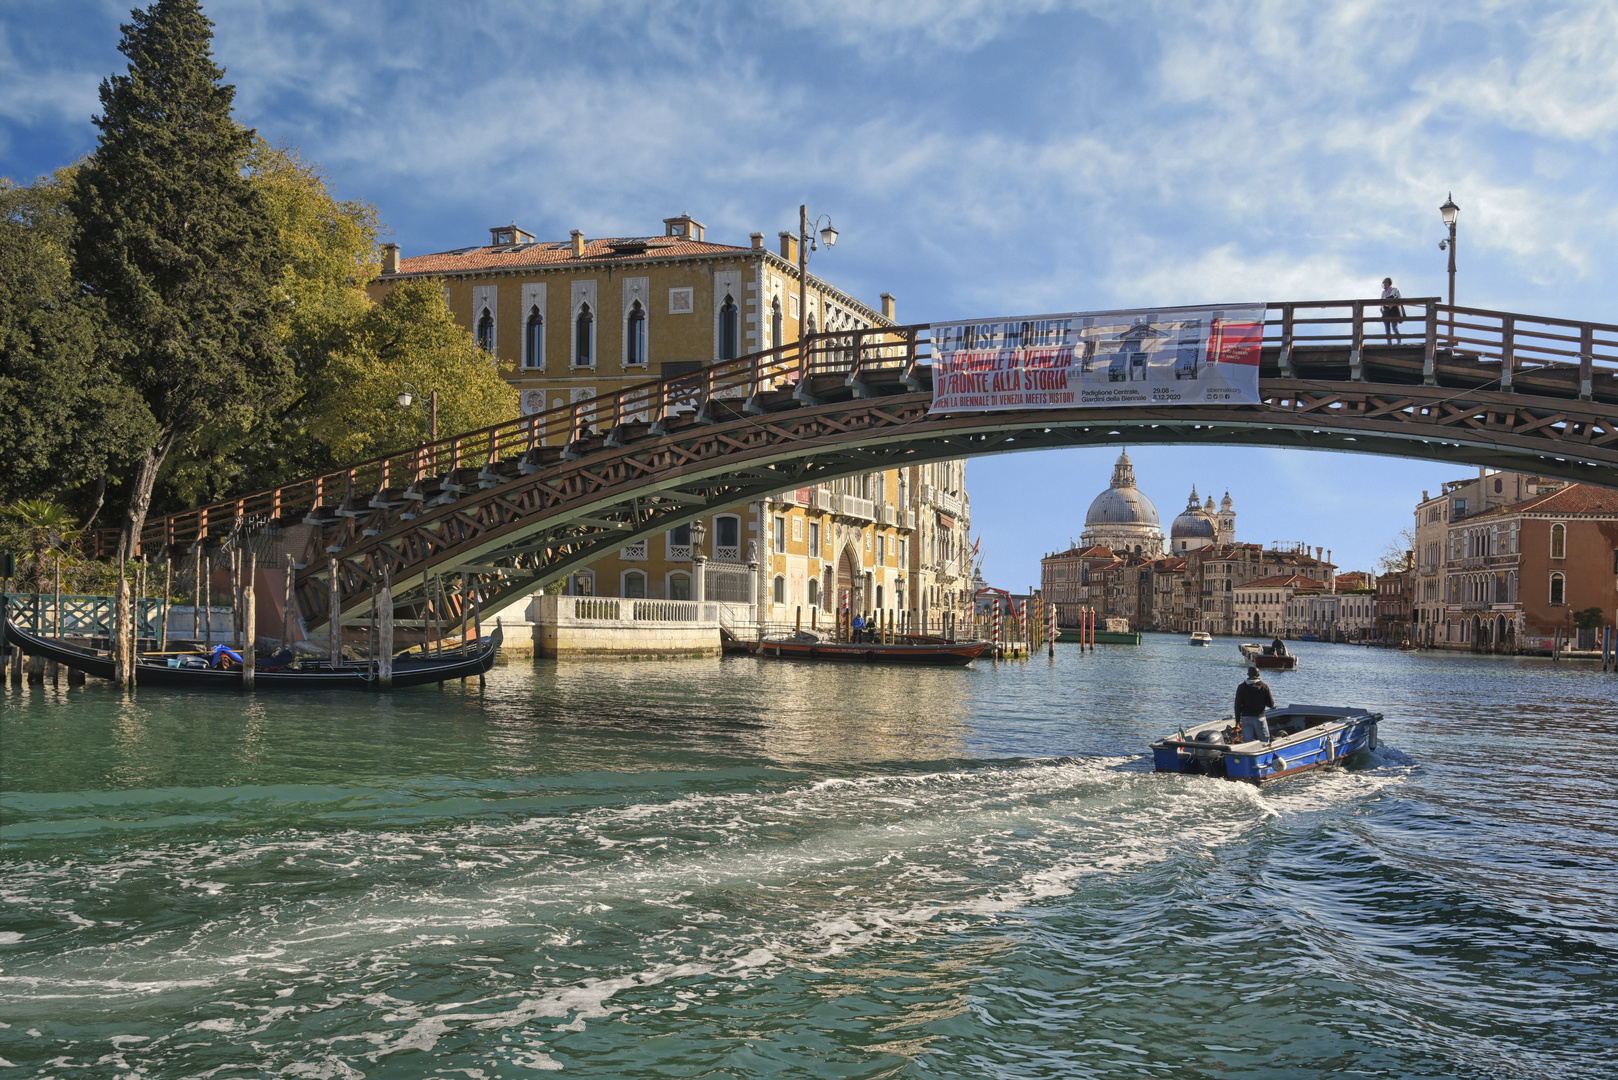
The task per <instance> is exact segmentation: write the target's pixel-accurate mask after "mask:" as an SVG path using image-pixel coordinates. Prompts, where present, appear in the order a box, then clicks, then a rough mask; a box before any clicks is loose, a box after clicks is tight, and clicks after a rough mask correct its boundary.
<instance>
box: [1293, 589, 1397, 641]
mask: <svg viewBox="0 0 1618 1080" xmlns="http://www.w3.org/2000/svg"><path fill="white" fill-rule="evenodd" d="M1286 630H1287V633H1288V634H1289V635H1292V636H1298V635H1302V634H1313V635H1315V636H1316V637H1318V638H1320V639H1321V640H1322V641H1365V640H1368V639H1369V638H1370V637H1371V636H1372V634H1373V633H1374V632H1375V630H1376V591H1375V590H1374V589H1355V590H1354V591H1352V592H1346V593H1345V592H1329V591H1323V590H1313V589H1299V590H1297V591H1296V592H1294V593H1293V594H1292V597H1291V599H1289V600H1288V601H1287V605H1286Z"/></svg>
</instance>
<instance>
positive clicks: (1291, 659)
mask: <svg viewBox="0 0 1618 1080" xmlns="http://www.w3.org/2000/svg"><path fill="white" fill-rule="evenodd" d="M1236 648H1238V649H1240V650H1241V653H1242V657H1243V658H1244V659H1245V660H1246V661H1247V662H1248V664H1250V665H1252V666H1253V667H1256V668H1265V669H1268V670H1271V671H1291V670H1292V669H1293V668H1295V667H1297V666H1298V658H1297V657H1296V656H1294V655H1293V654H1292V653H1286V652H1284V653H1282V654H1281V655H1280V656H1277V655H1276V654H1275V646H1273V645H1259V644H1257V643H1255V642H1251V641H1244V642H1242V643H1241V644H1240V645H1238V646H1236Z"/></svg>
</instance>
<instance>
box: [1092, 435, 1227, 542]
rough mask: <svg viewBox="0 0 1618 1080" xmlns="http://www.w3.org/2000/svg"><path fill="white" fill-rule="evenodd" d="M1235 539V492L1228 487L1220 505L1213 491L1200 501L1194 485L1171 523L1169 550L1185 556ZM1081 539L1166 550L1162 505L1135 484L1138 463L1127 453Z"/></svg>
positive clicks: (1115, 467)
mask: <svg viewBox="0 0 1618 1080" xmlns="http://www.w3.org/2000/svg"><path fill="white" fill-rule="evenodd" d="M1235 539H1236V510H1235V507H1234V504H1232V502H1231V499H1230V492H1228V491H1227V492H1225V498H1224V500H1223V501H1222V502H1221V503H1220V504H1219V506H1218V508H1217V509H1215V507H1214V501H1213V496H1212V495H1210V496H1208V501H1207V503H1206V505H1204V504H1202V503H1200V502H1199V501H1198V499H1197V489H1196V487H1195V486H1193V487H1192V488H1191V499H1190V501H1189V502H1188V503H1187V504H1186V508H1185V511H1184V512H1183V513H1182V514H1181V515H1180V516H1179V517H1177V518H1175V519H1174V524H1173V525H1172V526H1170V528H1169V536H1168V548H1169V553H1170V554H1173V555H1180V554H1182V553H1184V552H1188V551H1196V550H1199V549H1201V548H1205V547H1214V546H1216V545H1218V544H1228V543H1232V542H1233V541H1234V540H1235ZM1080 541H1081V546H1083V547H1085V548H1090V547H1096V546H1098V545H1099V546H1101V547H1105V548H1110V549H1111V550H1112V551H1113V552H1114V553H1116V554H1119V555H1124V554H1129V555H1141V556H1144V557H1146V558H1149V559H1152V558H1157V557H1158V556H1160V555H1162V554H1163V528H1162V526H1161V525H1160V524H1159V523H1158V518H1157V507H1155V506H1153V505H1152V500H1151V499H1148V498H1147V497H1146V496H1145V494H1143V493H1142V492H1141V491H1140V489H1139V488H1137V487H1136V486H1135V466H1134V464H1133V463H1132V462H1131V461H1130V460H1129V454H1128V453H1127V452H1126V453H1122V454H1119V455H1118V460H1117V462H1116V463H1115V464H1114V465H1113V467H1112V486H1110V487H1108V488H1107V490H1106V491H1103V492H1102V493H1101V494H1100V495H1097V496H1096V497H1095V501H1094V502H1092V503H1091V504H1090V510H1089V512H1088V513H1087V514H1085V515H1084V533H1083V535H1082V536H1081V537H1080Z"/></svg>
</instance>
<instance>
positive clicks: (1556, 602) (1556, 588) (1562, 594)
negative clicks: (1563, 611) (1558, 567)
mask: <svg viewBox="0 0 1618 1080" xmlns="http://www.w3.org/2000/svg"><path fill="white" fill-rule="evenodd" d="M1565 603H1567V578H1565V577H1563V576H1562V575H1561V574H1552V575H1551V606H1552V607H1560V606H1562V605H1563V604H1565Z"/></svg>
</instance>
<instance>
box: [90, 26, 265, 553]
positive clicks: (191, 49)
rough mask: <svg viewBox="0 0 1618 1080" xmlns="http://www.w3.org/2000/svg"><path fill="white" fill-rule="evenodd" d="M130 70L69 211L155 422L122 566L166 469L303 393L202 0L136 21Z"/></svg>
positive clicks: (124, 372)
mask: <svg viewBox="0 0 1618 1080" xmlns="http://www.w3.org/2000/svg"><path fill="white" fill-rule="evenodd" d="M132 18H133V22H131V23H130V24H128V25H126V26H124V27H123V35H124V37H123V41H122V43H121V44H120V45H119V47H118V48H119V51H121V52H122V53H123V54H124V55H125V56H127V57H128V58H129V73H128V74H127V75H114V76H112V77H111V78H108V79H106V80H105V81H103V82H102V84H101V105H102V114H101V116H99V117H97V118H96V126H97V127H99V128H100V129H101V137H100V141H99V145H98V147H97V149H96V152H95V155H94V157H93V158H92V159H91V161H90V162H89V163H88V164H87V165H86V166H85V167H83V168H81V169H80V170H79V173H78V177H77V184H76V187H75V192H74V198H73V211H74V213H75V216H76V217H77V219H78V223H79V228H80V234H79V238H78V242H77V244H76V261H77V268H78V274H79V278H80V280H81V281H82V282H83V284H84V287H85V288H86V289H87V290H89V291H90V292H91V293H92V294H93V295H95V296H98V297H99V298H100V299H101V300H102V302H103V303H104V304H105V309H106V313H107V318H108V324H109V331H110V335H109V336H110V338H111V341H110V348H111V351H112V365H111V366H112V368H113V370H114V371H116V372H117V373H118V374H119V375H120V377H121V378H122V379H123V380H124V381H125V382H126V383H127V384H128V386H129V388H130V389H131V390H133V391H134V393H135V395H136V397H137V398H138V399H139V401H141V402H142V403H143V404H144V407H145V409H146V410H147V411H149V413H150V420H151V424H150V430H152V431H154V432H155V435H153V436H152V437H150V438H146V439H143V440H142V442H143V445H142V446H140V447H139V448H138V449H137V450H136V452H135V454H134V455H133V456H134V458H135V468H134V470H133V477H132V479H131V482H130V490H129V505H128V509H127V512H126V515H125V519H124V523H123V534H122V536H121V538H120V540H119V557H120V558H123V557H126V556H127V555H129V554H130V553H131V552H132V550H133V546H134V540H135V538H136V537H138V536H139V535H140V530H141V527H142V526H143V525H144V524H145V521H146V514H147V511H148V510H149V509H150V507H151V501H152V489H153V487H154V486H155V484H156V482H157V478H158V475H159V473H160V471H161V470H162V467H163V462H164V460H165V459H166V458H167V457H168V456H169V454H170V453H171V452H172V451H173V450H174V449H175V447H176V446H180V445H182V444H185V443H187V442H189V441H190V440H191V439H193V438H194V437H195V436H196V435H197V433H198V432H200V431H202V430H203V429H204V428H207V427H209V426H211V425H217V424H226V423H239V424H241V426H242V427H243V428H250V427H251V426H252V424H251V421H252V419H253V418H254V417H256V416H258V415H261V414H262V413H263V412H264V411H265V410H267V409H270V408H273V407H274V406H275V405H276V404H277V403H278V402H279V401H281V400H282V399H283V398H284V397H285V395H286V394H287V393H288V392H289V390H290V388H291V386H292V377H293V376H292V369H291V365H290V364H289V363H288V362H287V359H286V357H285V355H284V353H283V352H282V350H281V348H280V347H279V345H278V343H277V342H278V339H277V334H276V326H277V322H278V320H279V319H281V318H282V317H283V313H284V309H285V305H286V301H285V298H284V295H283V294H282V293H281V290H280V289H279V287H278V286H279V280H280V274H281V270H282V266H283V259H284V256H283V255H282V254H281V251H280V248H279V245H277V244H276V243H275V242H274V237H273V230H272V227H271V224H270V221H269V218H268V216H267V213H266V208H265V206H264V204H263V202H262V200H261V197H260V196H259V195H258V194H257V193H256V191H255V190H254V188H253V186H252V185H251V184H250V183H249V182H248V180H247V179H246V177H245V176H244V175H243V165H244V163H245V161H246V158H247V154H248V151H249V149H250V148H251V147H252V144H253V139H254V132H252V131H250V130H244V129H242V128H240V127H238V126H237V124H236V122H235V121H234V120H233V119H232V118H231V102H232V99H233V98H234V97H235V88H234V87H232V86H229V85H227V84H225V83H223V82H222V81H221V80H222V79H223V77H224V74H225V73H224V69H222V68H220V67H219V66H218V65H216V64H215V63H214V62H213V55H212V52H211V48H210V46H211V43H212V40H213V24H212V23H211V22H209V20H208V19H207V17H206V16H204V15H203V14H202V8H201V5H200V4H199V3H198V2H197V0H156V2H155V3H153V4H152V6H151V7H149V8H147V9H146V10H145V11H136V12H134V13H133V14H132Z"/></svg>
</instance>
